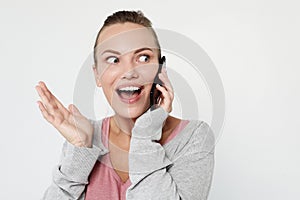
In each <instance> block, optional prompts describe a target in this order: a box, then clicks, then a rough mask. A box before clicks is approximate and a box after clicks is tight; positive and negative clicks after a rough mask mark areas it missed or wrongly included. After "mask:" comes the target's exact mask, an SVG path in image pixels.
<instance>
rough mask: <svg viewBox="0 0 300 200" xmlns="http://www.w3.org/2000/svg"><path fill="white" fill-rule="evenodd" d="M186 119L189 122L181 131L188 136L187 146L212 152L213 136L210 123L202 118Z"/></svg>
mask: <svg viewBox="0 0 300 200" xmlns="http://www.w3.org/2000/svg"><path fill="white" fill-rule="evenodd" d="M188 121H189V123H188V124H187V126H186V127H185V129H184V130H183V131H185V133H184V135H185V136H186V137H188V138H189V142H188V144H189V146H193V147H194V148H197V149H198V150H200V151H201V152H207V153H211V152H213V151H214V146H215V136H214V133H213V131H212V129H211V127H210V125H209V124H208V123H207V122H206V121H202V120H188Z"/></svg>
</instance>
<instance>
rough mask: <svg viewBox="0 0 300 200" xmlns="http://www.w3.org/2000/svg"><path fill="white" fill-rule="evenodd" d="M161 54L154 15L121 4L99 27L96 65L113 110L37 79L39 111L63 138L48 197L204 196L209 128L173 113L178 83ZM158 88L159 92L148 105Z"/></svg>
mask: <svg viewBox="0 0 300 200" xmlns="http://www.w3.org/2000/svg"><path fill="white" fill-rule="evenodd" d="M160 60H161V50H160V46H159V42H158V39H157V36H156V34H155V32H154V30H153V28H152V27H151V22H150V21H149V20H148V19H147V18H146V17H145V16H144V15H143V13H142V12H140V11H137V12H135V11H119V12H116V13H114V14H113V15H111V16H109V17H108V18H107V19H106V20H105V22H104V25H103V26H102V28H101V29H100V31H99V33H98V36H97V38H96V42H95V46H94V62H95V64H94V66H93V71H94V75H95V80H96V84H97V86H98V87H102V89H103V92H104V94H105V97H106V99H107V100H108V102H109V104H110V105H111V107H112V108H113V110H114V111H115V115H113V116H110V117H106V118H104V119H101V120H98V121H94V120H90V119H87V118H86V117H84V116H83V115H82V114H81V113H80V112H79V110H78V109H77V108H76V107H75V105H72V104H71V105H69V107H68V109H67V108H65V107H64V106H63V105H62V104H61V103H60V102H59V101H58V100H57V98H56V97H55V96H54V95H53V94H52V93H51V92H50V91H49V90H48V88H47V87H46V85H45V83H44V82H42V81H40V82H39V84H38V85H37V86H36V89H37V91H38V94H39V96H40V97H41V101H38V105H39V108H40V110H41V112H42V115H43V117H44V118H45V119H46V120H47V121H48V122H49V123H51V124H52V125H53V126H54V127H55V128H56V129H57V130H58V131H59V132H60V133H61V134H62V135H63V137H64V138H65V139H66V141H65V143H64V145H63V150H62V156H61V160H60V163H59V164H58V165H57V167H56V168H55V170H54V172H53V183H52V185H51V186H50V187H49V188H48V189H47V191H46V192H45V194H44V197H43V199H51V200H52V199H81V200H83V199H85V200H91V199H105V200H107V199H109V200H117V199H127V200H129V199H138V200H140V199H143V200H144V199H164V200H166V199H172V200H175V199H184V200H196V199H207V196H208V193H209V189H210V185H211V180H212V174H213V166H214V151H213V145H214V137H213V134H212V131H211V129H210V127H209V126H208V124H207V123H205V122H203V121H199V120H183V119H179V118H175V117H172V116H170V115H169V113H170V112H171V111H172V101H173V98H174V91H173V88H172V85H171V83H170V81H169V79H168V76H167V73H166V69H165V68H164V67H163V68H162V70H161V72H160V70H159V65H158V64H159V61H160ZM157 73H158V74H157ZM156 75H157V77H156V78H158V80H159V81H161V85H160V84H156V83H157V82H155V81H154V78H155V76H156ZM153 83H155V87H154V88H152V85H153ZM151 88H152V89H151ZM155 88H156V90H157V91H159V92H160V96H158V98H157V99H155V101H154V103H155V104H154V105H151V102H150V99H151V98H152V96H151V91H154V90H153V89H155ZM150 108H151V109H150ZM152 109H154V110H152Z"/></svg>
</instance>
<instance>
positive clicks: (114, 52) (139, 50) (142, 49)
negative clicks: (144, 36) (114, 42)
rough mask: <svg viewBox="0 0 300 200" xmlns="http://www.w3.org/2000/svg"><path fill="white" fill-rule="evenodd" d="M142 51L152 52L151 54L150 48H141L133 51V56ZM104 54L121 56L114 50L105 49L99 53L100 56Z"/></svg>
mask: <svg viewBox="0 0 300 200" xmlns="http://www.w3.org/2000/svg"><path fill="white" fill-rule="evenodd" d="M144 50H149V51H152V52H153V50H152V49H151V48H149V47H143V48H140V49H137V50H135V51H134V54H136V53H139V52H141V51H144ZM105 53H113V54H117V55H121V53H120V52H118V51H115V50H112V49H107V50H105V51H103V52H102V53H101V55H103V54H105Z"/></svg>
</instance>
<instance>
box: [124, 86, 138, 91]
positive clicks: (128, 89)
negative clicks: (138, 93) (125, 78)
mask: <svg viewBox="0 0 300 200" xmlns="http://www.w3.org/2000/svg"><path fill="white" fill-rule="evenodd" d="M139 89H140V88H139V87H135V86H128V87H123V88H120V89H119V90H121V91H135V90H139Z"/></svg>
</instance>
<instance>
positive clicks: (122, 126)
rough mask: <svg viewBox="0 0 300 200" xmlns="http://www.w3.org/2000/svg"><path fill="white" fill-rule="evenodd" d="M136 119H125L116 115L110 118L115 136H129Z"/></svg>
mask: <svg viewBox="0 0 300 200" xmlns="http://www.w3.org/2000/svg"><path fill="white" fill-rule="evenodd" d="M136 119H137V118H125V117H122V116H120V115H118V114H116V115H114V116H113V117H112V122H111V126H112V130H113V132H114V133H115V134H117V135H120V134H121V133H122V134H126V135H127V136H131V130H132V128H133V127H134V123H135V121H136Z"/></svg>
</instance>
